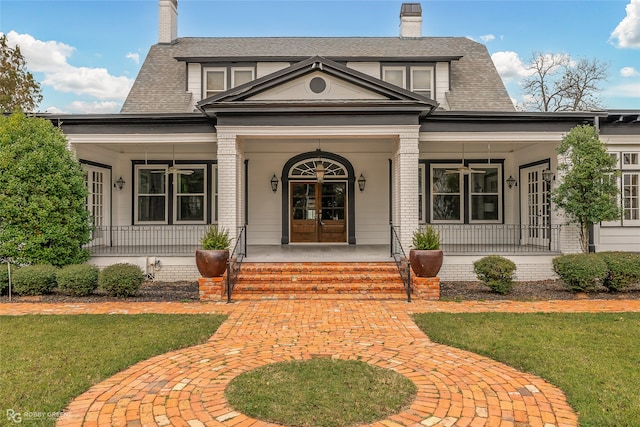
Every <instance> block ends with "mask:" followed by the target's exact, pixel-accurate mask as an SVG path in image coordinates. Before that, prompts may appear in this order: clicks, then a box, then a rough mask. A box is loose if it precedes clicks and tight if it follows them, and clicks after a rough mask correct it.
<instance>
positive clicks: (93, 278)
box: [56, 264, 100, 297]
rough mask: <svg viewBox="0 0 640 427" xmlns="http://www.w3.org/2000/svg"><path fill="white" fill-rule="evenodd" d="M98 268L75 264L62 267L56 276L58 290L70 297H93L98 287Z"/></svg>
mask: <svg viewBox="0 0 640 427" xmlns="http://www.w3.org/2000/svg"><path fill="white" fill-rule="evenodd" d="M99 273H100V270H99V269H98V267H95V266H93V265H87V264H73V265H67V266H65V267H62V268H61V269H60V270H58V272H57V274H56V279H57V282H58V289H59V290H60V291H61V292H64V293H66V294H69V295H75V296H82V297H84V296H87V295H91V294H92V293H93V291H95V290H96V288H97V287H98V275H99Z"/></svg>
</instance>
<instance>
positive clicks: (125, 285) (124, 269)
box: [98, 263, 144, 298]
mask: <svg viewBox="0 0 640 427" xmlns="http://www.w3.org/2000/svg"><path fill="white" fill-rule="evenodd" d="M143 281H144V274H143V273H142V270H141V269H140V267H138V266H137V265H133V264H126V263H121V264H114V265H110V266H109V267H106V268H104V269H103V270H102V271H101V272H100V276H99V277H98V287H99V288H100V289H103V290H105V291H106V292H107V293H108V294H109V295H111V296H114V297H119V298H126V297H132V296H135V295H136V294H137V293H138V291H139V290H140V286H141V285H142V282H143Z"/></svg>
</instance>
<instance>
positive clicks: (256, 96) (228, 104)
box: [197, 56, 437, 117]
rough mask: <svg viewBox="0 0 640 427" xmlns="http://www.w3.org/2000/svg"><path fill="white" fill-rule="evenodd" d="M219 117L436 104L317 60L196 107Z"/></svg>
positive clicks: (419, 109) (419, 110) (417, 108)
mask: <svg viewBox="0 0 640 427" xmlns="http://www.w3.org/2000/svg"><path fill="white" fill-rule="evenodd" d="M197 107H198V108H199V109H200V110H201V111H203V112H204V113H206V114H208V115H210V116H212V117H214V116H218V115H219V114H220V113H229V112H232V113H242V112H253V113H259V112H276V111H280V112H284V111H291V112H292V113H293V112H295V113H305V112H310V111H315V112H319V111H326V112H334V113H353V112H364V111H374V110H375V111H378V112H381V113H382V112H395V113H397V112H402V113H408V114H412V115H416V116H417V115H424V114H429V113H430V112H431V111H433V110H434V109H435V108H436V107H437V103H436V102H435V101H434V100H432V99H429V98H426V97H424V96H421V95H418V94H415V93H412V92H410V91H408V90H406V89H403V88H400V87H398V86H395V85H392V84H389V83H386V82H384V81H382V80H379V79H376V78H373V77H370V76H368V75H366V74H363V73H361V72H359V71H355V70H353V69H351V68H349V67H346V66H344V65H341V64H339V63H337V62H335V61H331V60H329V59H327V58H323V57H317V56H316V57H312V58H308V59H306V60H303V61H300V62H298V63H296V64H293V65H291V66H290V67H287V68H285V69H283V70H279V71H276V72H274V73H272V74H269V75H267V76H264V77H262V78H259V79H257V80H254V81H251V82H248V83H246V84H244V85H241V86H238V87H237V88H232V89H230V90H228V91H226V92H223V93H220V94H218V95H214V96H212V97H210V98H207V99H204V100H202V101H200V102H199V103H198V104H197Z"/></svg>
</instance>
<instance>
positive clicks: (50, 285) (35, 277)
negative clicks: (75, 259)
mask: <svg viewBox="0 0 640 427" xmlns="http://www.w3.org/2000/svg"><path fill="white" fill-rule="evenodd" d="M57 270H58V269H57V268H56V267H54V266H52V265H50V264H36V265H30V266H28V267H22V268H20V269H19V270H16V271H15V273H14V272H13V270H11V284H12V286H13V292H14V293H15V294H16V295H44V294H48V293H51V291H53V289H54V288H55V287H56V272H57Z"/></svg>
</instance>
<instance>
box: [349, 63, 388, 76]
mask: <svg viewBox="0 0 640 427" xmlns="http://www.w3.org/2000/svg"><path fill="white" fill-rule="evenodd" d="M347 67H349V68H352V69H354V70H356V71H360V72H361V73H364V74H367V75H369V76H371V77H375V78H376V79H379V78H380V63H379V62H347Z"/></svg>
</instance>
